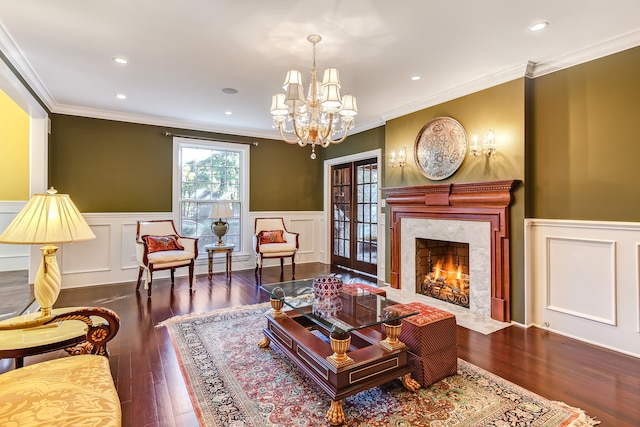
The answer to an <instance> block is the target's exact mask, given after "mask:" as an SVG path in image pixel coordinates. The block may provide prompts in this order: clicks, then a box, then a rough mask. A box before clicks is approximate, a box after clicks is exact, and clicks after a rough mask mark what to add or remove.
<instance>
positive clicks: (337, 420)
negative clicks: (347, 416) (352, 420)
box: [325, 400, 344, 426]
mask: <svg viewBox="0 0 640 427" xmlns="http://www.w3.org/2000/svg"><path fill="white" fill-rule="evenodd" d="M325 419H326V420H327V421H328V422H329V424H331V425H332V426H339V425H341V424H343V423H344V411H343V410H342V400H331V407H330V408H329V410H328V411H327V415H325Z"/></svg>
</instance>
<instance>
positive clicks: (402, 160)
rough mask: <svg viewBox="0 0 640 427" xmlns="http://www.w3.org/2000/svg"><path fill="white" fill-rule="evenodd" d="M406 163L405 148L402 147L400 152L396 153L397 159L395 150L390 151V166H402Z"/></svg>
mask: <svg viewBox="0 0 640 427" xmlns="http://www.w3.org/2000/svg"><path fill="white" fill-rule="evenodd" d="M406 163H407V149H406V148H404V147H402V148H401V149H400V152H399V153H398V159H397V160H396V152H395V151H392V152H391V158H390V159H389V166H391V167H392V168H395V167H398V166H399V167H401V168H403V167H404V166H405V165H406Z"/></svg>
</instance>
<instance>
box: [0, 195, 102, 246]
mask: <svg viewBox="0 0 640 427" xmlns="http://www.w3.org/2000/svg"><path fill="white" fill-rule="evenodd" d="M95 237H96V236H95V234H93V231H91V228H90V227H89V224H87V222H86V221H85V220H84V218H83V217H82V215H81V214H80V212H79V211H78V209H77V208H76V206H75V205H74V204H73V202H72V201H71V198H70V197H69V195H68V194H57V191H56V190H55V189H54V188H53V187H52V188H51V189H49V190H47V194H35V195H34V196H33V197H32V198H31V200H30V201H29V203H27V205H26V206H25V207H24V208H23V209H22V211H20V213H19V214H18V216H16V217H15V219H14V220H13V221H12V222H11V224H9V226H8V227H7V229H6V230H4V232H3V233H2V234H1V235H0V243H15V244H52V243H71V242H79V241H83V240H90V239H95Z"/></svg>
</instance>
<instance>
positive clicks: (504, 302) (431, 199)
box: [382, 180, 519, 322]
mask: <svg viewBox="0 0 640 427" xmlns="http://www.w3.org/2000/svg"><path fill="white" fill-rule="evenodd" d="M518 182H519V181H517V180H503V181H488V182H477V183H460V184H457V183H448V184H433V185H423V186H416V187H390V188H383V189H382V192H383V194H384V195H385V198H386V202H387V206H388V207H389V219H390V229H391V239H390V240H391V242H390V243H391V248H390V254H391V273H390V275H391V276H390V277H391V286H392V287H393V288H396V289H400V287H401V285H402V284H401V283H400V278H401V275H400V271H401V265H400V250H401V249H400V242H401V236H402V227H401V221H400V220H401V219H402V218H423V219H441V220H445V219H446V220H458V221H487V222H489V223H490V224H491V317H492V318H493V319H496V320H499V321H501V322H510V321H511V306H510V289H511V285H510V262H509V260H510V258H509V252H510V251H509V206H510V205H511V199H512V192H513V190H514V188H515V186H516V184H517V183H518ZM411 286H414V284H411Z"/></svg>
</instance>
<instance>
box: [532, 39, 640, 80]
mask: <svg viewBox="0 0 640 427" xmlns="http://www.w3.org/2000/svg"><path fill="white" fill-rule="evenodd" d="M639 45H640V29H638V30H635V31H631V32H628V33H626V34H623V35H622V36H620V37H615V38H611V39H608V40H605V41H603V42H602V43H597V44H594V45H591V46H589V47H587V48H585V49H579V50H576V51H573V52H570V53H567V54H563V55H559V56H556V57H554V58H549V59H548V60H545V61H539V62H536V63H535V67H534V69H533V73H532V74H533V77H534V78H535V77H540V76H544V75H545V74H550V73H553V72H555V71H559V70H563V69H565V68H569V67H573V66H575V65H579V64H583V63H585V62H588V61H592V60H594V59H598V58H602V57H605V56H608V55H613V54H614V53H618V52H622V51H623V50H627V49H631V48H633V47H636V46H639Z"/></svg>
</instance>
